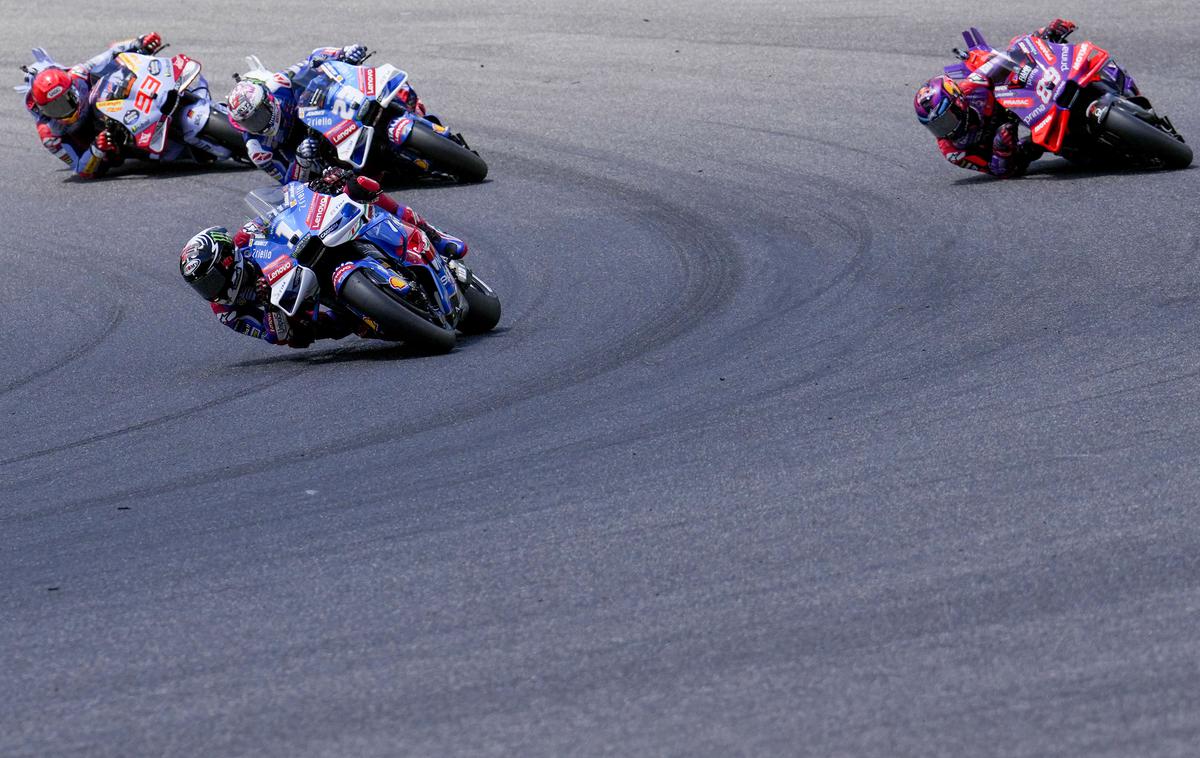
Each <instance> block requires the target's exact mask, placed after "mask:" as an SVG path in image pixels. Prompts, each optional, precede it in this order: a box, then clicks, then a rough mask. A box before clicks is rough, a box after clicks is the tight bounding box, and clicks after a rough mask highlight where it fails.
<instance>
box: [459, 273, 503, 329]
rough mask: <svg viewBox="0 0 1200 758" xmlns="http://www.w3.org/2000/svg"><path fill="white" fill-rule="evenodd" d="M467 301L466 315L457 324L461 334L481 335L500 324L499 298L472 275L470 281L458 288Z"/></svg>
mask: <svg viewBox="0 0 1200 758" xmlns="http://www.w3.org/2000/svg"><path fill="white" fill-rule="evenodd" d="M459 290H460V291H461V292H462V294H463V298H465V299H466V301H467V315H466V316H464V317H463V319H462V321H460V322H459V323H458V331H460V332H462V333H463V334H483V333H484V332H490V331H491V330H493V329H495V328H496V324H498V323H500V298H498V297H496V293H495V292H492V290H491V288H490V287H488V286H487V285H486V284H484V283H483V281H482V280H481V279H479V278H478V277H476V276H475V275H474V274H472V275H471V281H470V282H469V283H467V284H464V285H462V286H461V287H459Z"/></svg>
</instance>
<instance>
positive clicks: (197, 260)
mask: <svg viewBox="0 0 1200 758" xmlns="http://www.w3.org/2000/svg"><path fill="white" fill-rule="evenodd" d="M242 264H243V259H242V253H241V251H239V250H238V249H237V247H236V246H235V245H234V244H233V238H231V237H230V236H229V230H228V229H226V228H225V227H223V226H210V227H209V228H207V229H205V230H204V231H202V232H200V233H199V234H197V235H196V236H194V237H192V238H191V239H190V240H188V241H187V244H186V245H184V246H183V252H182V253H180V255H179V273H180V274H182V275H183V278H184V281H186V282H187V283H188V284H190V285H191V286H192V289H194V290H196V291H197V292H199V293H200V296H201V297H203V298H204V299H205V300H208V301H209V302H212V303H227V304H228V303H232V302H233V301H234V299H235V298H236V297H237V293H238V290H239V289H241V285H242V273H243V269H244V268H245V267H244V266H243V265H242Z"/></svg>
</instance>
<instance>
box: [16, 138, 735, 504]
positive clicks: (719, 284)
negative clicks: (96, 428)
mask: <svg viewBox="0 0 1200 758" xmlns="http://www.w3.org/2000/svg"><path fill="white" fill-rule="evenodd" d="M493 152H495V151H493ZM501 154H502V153H501ZM510 157H513V158H514V159H516V160H518V161H520V162H521V163H523V164H524V168H525V169H526V171H527V174H526V175H528V176H540V177H542V178H544V179H547V180H548V181H550V182H551V183H552V184H553V183H558V184H561V183H563V182H562V181H561V178H562V177H564V176H566V177H569V179H568V180H567V181H568V183H570V184H571V185H573V186H577V187H579V188H581V189H582V190H584V191H587V192H592V193H596V194H598V195H599V196H600V198H601V202H606V203H609V204H613V205H614V206H616V207H618V208H619V209H620V210H621V211H623V212H624V213H626V214H631V212H632V214H631V215H632V218H631V219H630V221H629V223H630V224H631V225H635V226H647V227H649V228H650V229H651V230H654V231H655V232H657V233H658V235H659V236H660V238H661V239H665V240H668V241H669V242H670V244H669V245H668V248H669V250H670V251H671V252H672V254H673V255H675V256H676V257H677V258H678V259H679V263H680V265H681V268H682V269H683V271H684V277H685V279H684V281H683V282H682V284H681V286H680V288H679V289H678V297H676V298H675V299H674V300H671V301H669V302H664V306H665V307H664V308H663V309H662V310H656V311H654V312H653V313H652V315H650V316H647V317H646V318H645V319H643V320H641V321H639V322H637V323H634V324H631V325H630V327H629V328H628V329H627V330H626V331H625V332H624V336H622V337H621V338H620V339H617V340H615V341H613V342H611V343H608V344H605V345H602V346H600V347H598V348H595V349H593V350H590V351H588V352H586V353H584V354H582V355H580V356H576V357H575V358H573V359H572V360H571V361H570V362H569V365H565V366H561V367H559V368H558V369H556V370H552V371H551V372H550V373H548V374H545V375H543V376H542V377H541V378H540V380H539V381H531V382H527V383H524V384H523V385H522V386H520V387H516V388H513V389H511V390H509V391H507V392H502V393H499V394H495V395H489V396H478V397H475V398H473V399H472V400H471V401H469V402H465V403H461V404H456V405H455V406H454V407H452V408H445V409H441V410H436V411H435V412H434V413H433V415H432V416H429V417H424V418H421V419H417V420H415V421H411V422H410V423H411V424H413V425H414V426H415V427H417V428H420V429H422V430H425V429H430V428H437V427H443V426H448V425H454V424H456V423H459V422H463V421H468V420H471V419H473V418H476V417H478V416H481V415H484V414H487V413H491V412H494V411H496V410H498V409H501V408H505V407H509V406H511V405H514V404H517V403H520V402H522V401H525V400H528V399H530V398H533V397H538V396H543V395H545V394H547V393H550V392H554V391H555V390H558V389H562V388H564V387H568V386H571V385H574V384H579V383H581V382H584V381H587V380H589V379H593V378H595V377H597V376H600V375H602V374H605V373H607V372H609V371H612V370H614V369H617V368H619V367H620V366H622V365H624V364H626V363H629V362H630V361H633V360H636V359H637V358H638V357H640V356H642V355H645V354H646V353H648V352H651V351H653V350H657V349H660V348H662V347H664V346H665V345H668V344H670V343H671V342H673V341H675V340H678V339H679V338H681V337H683V336H684V335H686V334H688V333H689V332H691V331H693V330H695V329H698V328H700V327H702V326H703V325H704V324H705V323H706V319H705V316H706V315H708V314H711V313H715V312H717V311H719V310H721V309H723V308H725V307H727V306H728V305H729V303H730V302H731V300H732V297H733V292H734V291H736V289H737V288H738V286H739V285H740V283H741V280H742V270H741V266H742V265H743V264H742V263H741V261H740V257H741V256H740V255H737V251H738V249H739V248H738V246H737V243H736V241H735V240H733V239H732V238H731V237H729V236H728V234H727V233H726V232H725V230H724V228H723V227H722V226H721V225H720V224H718V223H717V222H714V221H713V220H711V219H709V218H706V217H704V216H701V215H700V214H697V213H694V212H692V211H689V210H687V209H685V208H682V207H679V206H676V205H673V204H671V203H668V202H666V201H664V200H662V199H661V198H660V197H658V196H656V195H653V194H651V193H647V192H642V191H640V190H637V189H634V188H631V187H628V186H625V185H623V184H620V183H619V182H616V181H613V180H610V179H607V178H604V177H599V176H595V175H592V174H589V173H587V172H585V171H581V170H578V169H571V168H566V167H563V166H559V165H556V164H553V163H550V162H548V161H539V160H536V159H529V158H525V157H519V156H513V155H511V154H510ZM614 198H615V199H616V202H614ZM735 256H736V258H737V260H735ZM239 396H241V395H239ZM410 433H411V429H410V428H409V427H406V428H405V429H397V427H396V424H395V423H394V422H389V423H386V424H379V425H377V426H375V427H374V428H371V429H366V430H362V431H361V432H358V433H355V434H353V435H352V436H348V437H345V438H343V439H339V440H336V441H334V442H331V443H328V444H326V445H324V446H321V447H314V448H311V449H309V450H307V455H306V457H305V458H303V459H290V460H285V461H281V462H280V465H279V466H278V467H276V470H279V468H281V467H290V466H299V465H308V463H309V462H311V461H312V460H316V459H320V458H324V457H328V456H332V455H337V454H341V453H345V452H348V451H354V450H361V449H364V448H369V447H373V446H375V445H379V444H382V443H385V442H388V441H391V440H393V439H395V438H397V437H403V436H407V435H408V434H410ZM92 441H95V440H92ZM47 454H48V453H47ZM260 471H261V467H260V466H259V465H257V464H254V465H243V466H230V467H227V468H223V469H218V470H215V471H212V470H206V471H203V472H197V473H195V474H189V475H186V476H183V477H179V478H176V479H174V480H171V481H167V482H162V483H158V484H155V485H153V486H145V487H138V488H132V489H128V490H122V491H120V492H116V493H112V494H109V495H103V496H99V497H87V498H83V499H80V500H76V501H73V502H70V503H65V504H62V505H58V506H54V507H51V508H44V509H41V510H39V511H35V512H28V513H24V514H21V516H20V517H19V518H21V519H32V518H37V517H41V516H49V515H53V514H58V513H62V512H65V511H71V510H77V509H81V508H86V507H90V506H96V505H107V504H112V503H115V502H122V501H125V500H131V499H136V498H140V497H145V496H148V495H162V494H167V493H171V492H178V491H182V490H187V489H189V488H191V487H194V486H196V485H201V484H207V483H211V482H212V481H213V477H214V476H216V477H219V478H221V479H222V480H223V481H229V480H232V479H235V478H238V477H242V476H248V475H252V474H254V473H257V472H260Z"/></svg>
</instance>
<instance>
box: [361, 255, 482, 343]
mask: <svg viewBox="0 0 1200 758" xmlns="http://www.w3.org/2000/svg"><path fill="white" fill-rule="evenodd" d="M342 299H343V300H344V301H346V303H347V304H348V305H349V306H351V307H352V308H354V310H356V311H358V312H359V313H363V314H365V315H367V316H368V317H370V318H371V319H373V320H374V321H376V322H378V324H379V328H380V331H381V332H382V334H383V336H384V337H385V338H386V339H392V340H396V341H398V342H403V343H404V344H406V345H408V346H410V347H412V348H415V349H417V350H420V351H421V352H424V353H429V354H431V355H436V354H440V353H448V352H450V351H451V350H453V349H454V345H455V343H456V342H457V339H458V338H457V335H456V334H455V333H454V329H447V328H444V327H442V326H440V325H438V324H434V323H433V322H431V321H429V320H428V319H426V318H425V317H423V316H421V315H420V314H419V313H417V312H416V311H415V310H414V309H413V307H412V306H411V305H409V304H408V303H406V302H405V301H403V300H402V299H400V298H399V297H398V296H396V295H394V294H392V293H391V292H390V291H388V289H387V288H386V287H384V286H382V285H380V284H376V283H375V281H374V280H373V279H371V277H370V276H368V275H367V274H366V272H364V271H362V270H358V271H353V272H351V274H350V276H348V277H346V281H345V282H343V283H342Z"/></svg>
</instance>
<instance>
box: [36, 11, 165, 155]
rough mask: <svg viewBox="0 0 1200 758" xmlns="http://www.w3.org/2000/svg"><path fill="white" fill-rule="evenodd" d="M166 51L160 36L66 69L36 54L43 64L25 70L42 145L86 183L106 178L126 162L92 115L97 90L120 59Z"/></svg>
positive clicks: (113, 139) (146, 36) (132, 42)
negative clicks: (117, 58)
mask: <svg viewBox="0 0 1200 758" xmlns="http://www.w3.org/2000/svg"><path fill="white" fill-rule="evenodd" d="M162 47H163V41H162V37H161V36H159V35H158V33H156V32H150V33H149V34H144V35H142V36H141V37H138V38H136V39H131V40H125V41H123V42H116V43H114V44H112V45H111V46H110V47H109V48H108V49H107V50H105V51H104V52H102V53H99V54H98V55H96V56H94V57H92V58H89V59H88V60H86V61H84V62H83V63H80V64H78V65H75V66H71V67H69V68H64V67H62V66H59V65H58V64H56V63H54V62H53V61H52V60H51V59H50V58H49V57H48V56H46V55H45V52H44V51H41V50H35V51H34V55H35V58H37V60H36V61H35V63H33V64H32V65H29V66H22V70H23V71H24V72H25V85H23V86H21V87H18V88H17V89H18V90H20V91H24V92H25V109H26V110H28V111H29V113H30V115H32V116H33V118H34V120H35V121H36V122H37V131H38V137H39V138H40V139H41V142H42V146H43V147H45V148H46V149H47V150H49V151H50V153H51V154H52V155H54V156H55V157H56V158H58V159H60V160H61V161H63V163H66V164H67V165H68V166H70V167H71V170H72V171H74V172H75V174H76V175H78V176H79V177H81V178H83V179H92V178H95V177H97V176H100V175H101V174H103V173H104V172H105V171H106V170H108V168H109V167H110V166H112V165H114V164H116V163H119V162H120V160H121V155H120V144H119V141H118V139H117V137H116V136H115V135H113V134H112V133H110V132H109V131H108V130H106V129H103V128H101V126H100V123H99V120H98V119H96V118H94V117H92V114H91V113H89V110H90V108H91V103H90V96H91V94H92V93H91V90H92V87H93V85H95V84H96V82H97V81H99V80H100V79H101V78H102V77H104V76H106V75H107V74H109V73H111V72H112V71H113V70H114V69H115V68H116V67H117V63H116V57H117V56H118V55H119V54H121V53H127V52H134V53H141V54H144V55H153V54H154V53H156V52H158V51H159V50H161V49H162Z"/></svg>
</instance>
